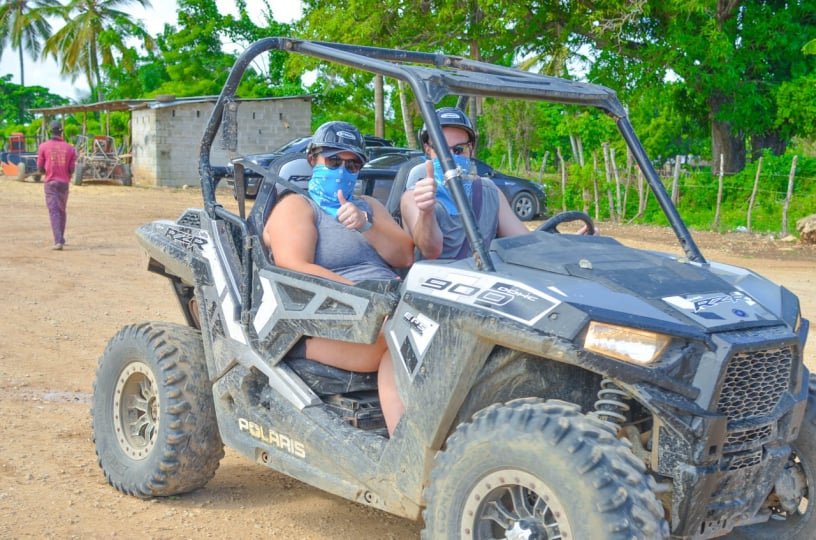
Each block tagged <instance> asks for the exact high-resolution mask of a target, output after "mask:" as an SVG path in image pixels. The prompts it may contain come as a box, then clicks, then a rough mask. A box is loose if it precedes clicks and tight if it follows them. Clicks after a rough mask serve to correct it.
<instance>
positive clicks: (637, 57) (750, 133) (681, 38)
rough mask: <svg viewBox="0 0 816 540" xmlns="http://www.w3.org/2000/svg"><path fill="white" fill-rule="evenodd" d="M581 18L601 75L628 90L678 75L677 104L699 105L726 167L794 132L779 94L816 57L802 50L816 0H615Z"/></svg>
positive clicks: (815, 18)
mask: <svg viewBox="0 0 816 540" xmlns="http://www.w3.org/2000/svg"><path fill="white" fill-rule="evenodd" d="M621 6H624V7H625V9H624V10H623V11H620V9H619V8H620V7H621ZM613 10H617V11H616V13H618V17H617V18H612V17H608V14H609V12H610V11H613ZM580 20H581V21H582V22H581V25H580V27H578V28H576V34H577V35H578V36H579V37H580V40H581V42H582V43H585V44H590V45H592V46H594V47H595V48H596V49H597V50H598V51H600V52H599V56H598V63H597V64H596V66H595V67H594V75H595V76H597V77H599V78H601V79H602V80H604V79H607V80H611V81H614V82H610V84H613V85H614V86H616V87H617V88H623V89H624V91H628V90H630V89H633V88H634V87H638V88H637V91H643V89H644V88H650V87H652V88H654V87H656V86H659V85H663V84H665V80H666V77H674V78H675V79H677V80H678V82H679V83H680V84H681V85H682V86H683V87H684V91H683V92H679V93H678V94H677V95H678V97H682V99H683V101H678V103H677V106H678V109H682V110H683V111H685V112H688V111H692V110H696V111H699V112H702V115H700V116H698V120H699V121H700V122H706V123H708V125H709V127H710V136H711V154H712V157H713V158H714V159H717V157H718V156H719V155H720V154H722V155H723V156H724V162H725V169H726V171H730V172H736V171H739V170H741V169H742V168H743V167H744V165H745V159H746V152H747V148H748V145H749V144H750V146H751V148H752V149H753V150H754V152H755V153H757V152H759V151H761V150H762V149H765V148H769V149H771V150H773V151H774V152H775V153H780V152H782V151H784V149H785V146H786V144H787V142H788V141H789V140H790V137H791V136H793V135H794V134H795V129H791V126H789V125H788V126H782V125H780V124H779V123H778V122H777V117H778V114H777V108H778V94H779V91H780V89H781V88H783V86H784V85H785V83H787V82H788V81H791V80H793V79H795V78H797V77H798V76H800V75H802V74H803V73H804V72H807V71H809V70H811V69H812V66H813V65H814V62H813V60H812V59H808V58H807V57H806V56H805V55H803V54H802V52H801V49H802V47H803V45H804V44H805V43H806V42H807V41H808V40H810V39H813V37H814V36H815V35H816V2H814V0H793V1H783V0H639V1H637V2H625V3H623V4H622V3H621V2H619V1H616V0H609V1H601V2H596V3H594V4H593V5H592V6H591V8H587V9H585V10H584V11H583V14H582V17H581V18H580ZM809 66H810V67H809Z"/></svg>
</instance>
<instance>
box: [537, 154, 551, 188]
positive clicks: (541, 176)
mask: <svg viewBox="0 0 816 540" xmlns="http://www.w3.org/2000/svg"><path fill="white" fill-rule="evenodd" d="M549 157H550V151H549V150H547V151H546V152H544V158H543V159H542V160H541V168H540V169H539V170H538V183H539V184H540V183H541V182H542V181H543V180H544V169H546V168H547V159H548V158H549Z"/></svg>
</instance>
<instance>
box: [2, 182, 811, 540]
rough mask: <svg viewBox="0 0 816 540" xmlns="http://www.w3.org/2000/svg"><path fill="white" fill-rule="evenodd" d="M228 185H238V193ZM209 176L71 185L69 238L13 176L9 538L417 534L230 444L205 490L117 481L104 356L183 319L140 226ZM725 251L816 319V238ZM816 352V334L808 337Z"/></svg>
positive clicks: (663, 242)
mask: <svg viewBox="0 0 816 540" xmlns="http://www.w3.org/2000/svg"><path fill="white" fill-rule="evenodd" d="M225 198H226V197H225ZM200 206H201V196H200V192H199V191H198V190H197V189H190V190H166V189H147V188H138V187H132V188H124V187H121V186H113V185H85V186H81V187H74V186H72V191H71V195H70V198H69V203H68V207H69V218H68V231H67V235H66V237H67V242H68V243H67V245H66V246H65V250H64V251H62V252H54V251H51V250H50V247H51V233H50V228H49V225H48V216H47V213H46V210H45V204H44V201H43V194H42V185H41V184H34V183H19V182H14V181H11V180H10V179H7V178H3V177H0V216H2V222H0V238H2V242H3V246H2V247H3V252H2V255H1V256H0V291H2V293H3V306H4V310H3V311H4V313H3V317H2V320H0V415H2V424H0V425H2V427H0V517H2V519H0V537H2V538H31V537H36V538H43V537H45V538H60V539H62V538H83V539H84V538H110V537H114V536H115V537H119V538H136V537H139V538H174V539H175V538H224V537H232V538H300V539H324V538H325V539H333V538H394V539H402V538H415V537H417V536H418V533H419V526H418V525H417V524H415V523H412V522H409V521H406V520H402V519H399V518H395V517H392V516H390V515H388V514H384V513H382V512H379V511H376V510H372V509H369V508H366V507H363V506H359V505H356V504H353V503H350V502H346V501H345V500H342V499H339V498H337V497H334V496H331V495H327V494H325V493H323V492H320V491H318V490H316V489H313V488H311V487H309V486H306V485H304V484H301V483H299V482H297V481H294V480H291V479H289V478H287V477H285V476H282V475H279V474H277V473H274V472H272V471H269V470H267V469H264V468H262V467H258V466H255V465H253V464H251V463H249V462H248V461H246V460H245V459H243V458H241V457H239V456H237V455H236V454H234V453H232V452H230V451H229V450H228V451H227V457H226V458H225V459H224V460H223V461H222V463H221V467H220V468H219V470H218V473H217V474H216V476H215V478H214V479H213V480H212V481H211V482H210V483H209V484H208V485H207V486H206V488H204V489H202V490H199V491H197V492H195V493H192V494H190V495H186V496H183V497H178V498H175V497H174V498H170V499H166V500H154V501H141V500H138V499H135V498H132V497H127V496H124V495H121V494H119V493H118V492H116V491H115V490H114V489H113V488H111V487H110V486H108V485H107V483H106V482H105V480H104V479H103V477H102V474H101V472H100V470H99V468H98V467H97V465H96V456H95V454H94V448H93V445H92V443H91V438H90V418H89V414H88V410H89V404H90V394H91V388H92V384H93V377H94V371H95V369H96V363H97V359H98V358H99V356H100V354H101V353H102V350H103V349H104V347H105V344H106V342H107V340H108V339H109V338H110V337H111V336H112V335H113V334H114V333H115V332H116V331H117V330H118V329H119V328H120V327H121V326H123V325H125V324H129V323H133V322H138V321H144V320H167V321H173V322H178V323H183V322H184V321H183V318H182V316H181V313H180V311H179V309H178V306H177V305H176V301H175V299H174V297H173V295H172V294H171V291H170V289H169V285H168V284H167V282H166V281H165V280H164V279H163V278H160V277H159V276H156V275H154V274H150V273H148V272H147V271H146V270H145V262H146V260H145V259H144V258H143V256H142V253H141V250H140V248H139V246H138V244H137V243H136V240H135V236H134V234H133V231H134V229H135V228H136V227H137V226H138V225H141V224H143V223H145V222H147V221H150V220H154V219H159V218H175V217H177V216H178V215H179V214H180V213H181V212H182V211H183V209H185V208H187V207H200ZM602 229H603V232H604V234H609V235H612V236H615V237H617V238H619V239H621V240H622V241H623V242H624V243H627V244H632V245H637V246H639V247H650V248H655V249H662V250H664V251H667V250H668V251H676V248H675V245H676V242H674V241H673V239H672V235H671V233H670V232H668V231H664V230H660V229H655V228H634V227H622V228H617V227H612V226H611V225H602ZM698 241H699V242H700V244H701V247H702V249H703V252H704V254H706V255H707V256H708V257H709V258H710V259H712V260H719V261H723V262H728V263H733V264H737V265H740V266H748V267H750V268H753V269H755V270H757V271H759V272H760V273H762V274H763V275H765V276H766V277H768V278H770V279H773V280H775V281H777V282H780V283H782V284H784V285H786V286H787V287H789V288H790V289H791V290H792V291H793V292H794V293H796V294H797V295H799V297H800V299H801V301H802V306H803V311H804V313H805V316H809V317H810V318H816V278H814V271H813V263H814V261H816V252H814V251H813V249H805V248H802V247H798V246H796V245H794V244H783V243H777V242H771V241H769V240H767V239H764V238H762V237H753V236H750V237H749V236H746V235H726V236H723V235H710V234H703V235H700V237H699V238H698ZM806 357H807V362H808V364H809V365H810V366H812V367H816V346H814V344H813V343H810V344H809V346H808V348H807V350H806Z"/></svg>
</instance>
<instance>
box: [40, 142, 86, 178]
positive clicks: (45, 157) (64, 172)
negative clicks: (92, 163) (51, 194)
mask: <svg viewBox="0 0 816 540" xmlns="http://www.w3.org/2000/svg"><path fill="white" fill-rule="evenodd" d="M76 158H77V154H76V150H74V147H73V146H71V145H70V144H68V143H67V142H65V140H64V139H63V138H62V137H60V136H54V137H52V138H51V140H49V141H45V142H44V143H42V144H41V145H40V148H39V149H38V150H37V168H38V169H39V170H41V171H45V178H44V179H43V180H45V181H46V182H50V181H52V180H53V181H56V182H66V183H67V182H70V181H71V174H73V172H74V165H75V164H76Z"/></svg>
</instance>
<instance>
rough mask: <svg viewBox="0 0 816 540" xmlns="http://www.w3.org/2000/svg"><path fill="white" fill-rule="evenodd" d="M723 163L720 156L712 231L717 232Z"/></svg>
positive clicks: (722, 158)
mask: <svg viewBox="0 0 816 540" xmlns="http://www.w3.org/2000/svg"><path fill="white" fill-rule="evenodd" d="M723 161H724V157H723V155H722V154H720V178H719V180H718V182H717V209H716V210H715V211H714V229H715V230H718V229H719V228H720V205H721V204H722V193H723V174H724V173H723V167H724V165H723Z"/></svg>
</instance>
